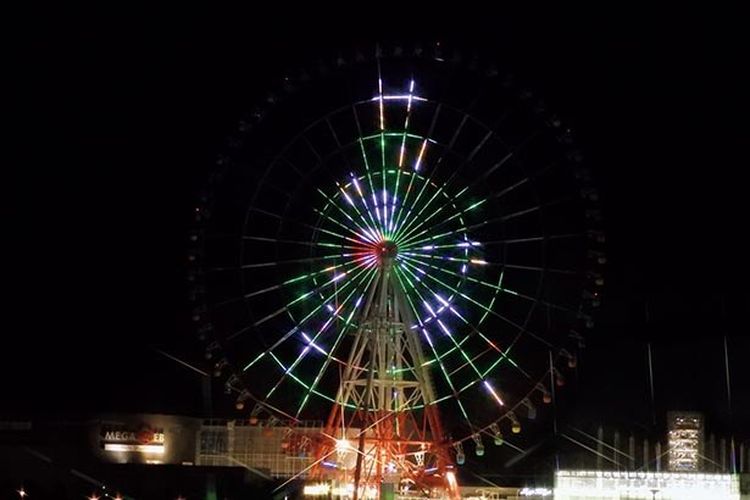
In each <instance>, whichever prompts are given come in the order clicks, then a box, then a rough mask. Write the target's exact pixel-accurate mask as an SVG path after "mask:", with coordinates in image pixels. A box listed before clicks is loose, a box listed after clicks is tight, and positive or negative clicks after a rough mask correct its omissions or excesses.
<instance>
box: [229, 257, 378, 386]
mask: <svg viewBox="0 0 750 500" xmlns="http://www.w3.org/2000/svg"><path fill="white" fill-rule="evenodd" d="M373 265H374V264H372V263H370V264H366V265H364V267H363V268H362V269H361V270H359V271H358V272H357V274H355V275H354V276H352V277H351V278H350V279H348V280H345V281H344V283H343V285H341V287H340V288H337V289H335V290H334V291H333V293H331V294H330V295H328V296H326V297H324V298H323V299H322V301H321V303H320V304H318V305H317V306H315V307H314V308H313V309H312V310H311V311H310V312H309V313H307V315H305V316H304V317H303V318H302V320H301V321H299V322H298V323H297V324H296V325H295V326H294V327H293V328H292V329H290V330H289V331H287V332H286V333H285V334H284V335H283V336H282V337H281V338H280V339H279V340H277V341H276V342H275V343H274V344H273V345H272V346H271V347H269V348H268V349H266V350H264V351H263V352H261V353H260V354H259V355H258V356H257V357H256V358H255V359H254V360H253V361H251V362H250V363H248V364H247V365H246V366H245V368H244V369H243V371H247V370H248V369H249V368H250V367H251V366H252V365H254V364H255V363H256V362H258V360H260V359H261V358H262V357H263V356H265V355H266V354H267V353H268V352H269V351H271V350H273V349H276V348H277V347H278V346H280V345H281V344H282V343H283V342H285V341H286V340H287V339H288V338H289V337H291V336H292V335H294V333H295V332H297V331H298V330H299V327H300V326H302V325H303V324H305V323H306V322H307V321H308V320H310V319H311V318H312V317H313V316H315V315H316V314H317V313H318V312H319V311H320V310H321V309H322V308H323V306H324V305H325V304H327V303H328V302H329V301H331V300H332V299H335V298H336V296H337V295H338V294H339V293H341V292H343V291H344V290H346V289H347V288H349V286H351V285H352V283H353V282H355V280H357V278H359V277H361V276H362V274H363V273H364V272H365V271H367V270H368V269H370V268H371V267H373ZM314 293H315V292H314V291H312V292H306V293H304V294H303V295H302V296H301V297H298V298H297V299H294V301H293V302H295V303H296V302H299V301H300V300H304V299H307V298H308V297H310V296H312V295H313V294H314ZM290 304H291V303H290ZM290 304H287V305H286V306H284V307H282V308H280V309H278V310H277V311H275V312H273V313H271V314H269V315H267V316H265V317H264V318H262V319H260V320H258V321H256V322H254V323H252V324H251V325H250V326H248V327H245V328H242V329H240V330H238V331H237V332H235V333H233V334H232V335H230V336H229V337H228V338H227V339H228V340H232V339H234V338H235V337H237V336H238V335H240V334H242V333H245V332H246V331H248V330H249V329H251V328H256V327H258V326H259V325H261V324H263V323H265V322H266V321H268V320H269V319H271V318H274V317H276V316H278V315H279V314H282V313H284V312H286V311H288V310H289V307H290Z"/></svg>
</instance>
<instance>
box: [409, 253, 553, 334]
mask: <svg viewBox="0 0 750 500" xmlns="http://www.w3.org/2000/svg"><path fill="white" fill-rule="evenodd" d="M401 262H403V263H404V264H405V265H406V266H410V267H414V268H415V269H416V266H414V264H411V263H409V262H407V261H405V260H404V261H401ZM424 276H426V277H427V278H429V279H430V280H432V281H435V282H436V283H438V284H440V285H442V286H444V287H445V288H447V289H448V290H451V291H452V292H454V293H455V294H456V295H458V296H460V297H463V298H464V299H466V300H467V301H469V302H471V303H473V304H475V305H477V306H479V307H480V308H482V309H483V310H485V311H487V312H489V313H490V314H492V315H493V316H495V317H497V318H499V319H501V320H503V321H504V322H506V323H508V324H509V325H511V326H513V327H514V328H516V329H518V331H520V332H523V333H528V334H529V335H530V336H531V337H533V338H535V339H537V340H538V341H540V342H542V343H543V344H544V345H546V346H547V347H554V346H553V345H552V344H551V343H549V342H548V341H547V340H545V339H543V338H541V337H539V336H538V335H536V334H534V333H532V332H531V331H529V330H528V329H526V328H524V327H523V326H521V325H519V324H517V323H516V322H515V321H513V320H511V319H509V318H506V317H505V316H503V315H502V314H500V313H498V312H497V311H494V310H492V309H489V308H488V307H487V306H485V305H484V304H482V303H481V302H479V301H477V300H474V299H472V298H471V297H469V296H468V295H466V294H465V293H462V292H461V291H459V290H457V289H455V288H454V287H452V286H450V285H448V284H447V283H445V282H443V281H442V280H440V279H438V278H435V277H434V276H432V275H430V274H424Z"/></svg>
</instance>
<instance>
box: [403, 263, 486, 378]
mask: <svg viewBox="0 0 750 500" xmlns="http://www.w3.org/2000/svg"><path fill="white" fill-rule="evenodd" d="M397 272H398V271H397ZM413 290H414V292H415V293H416V294H417V296H418V297H419V298H420V300H422V302H423V303H426V300H425V298H424V296H423V295H422V294H421V293H420V292H419V290H418V289H416V288H414V289H413ZM430 292H432V290H430ZM432 293H433V294H434V292H432ZM414 314H415V317H416V318H417V322H418V323H419V325H418V326H419V328H425V326H426V325H425V322H424V320H423V319H422V315H421V314H420V313H419V312H418V311H414ZM434 319H436V322H437V324H438V325H440V329H441V330H442V331H443V333H444V334H445V335H446V336H447V337H448V338H449V339H450V340H451V342H453V345H454V346H455V348H456V349H458V351H459V352H460V353H461V355H462V356H463V357H464V359H465V360H466V362H468V363H469V365H471V367H472V368H473V369H474V372H475V373H476V374H477V375H481V373H480V371H479V370H478V369H477V367H476V366H475V365H474V363H472V362H471V358H470V357H469V355H468V354H466V351H464V350H463V349H462V348H461V346H460V345H459V343H458V342H456V339H455V337H454V336H453V333H452V332H451V330H450V328H449V327H448V326H447V325H446V324H445V323H444V322H443V321H442V320H441V319H439V318H437V317H435V318H434Z"/></svg>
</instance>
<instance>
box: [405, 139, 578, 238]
mask: <svg viewBox="0 0 750 500" xmlns="http://www.w3.org/2000/svg"><path fill="white" fill-rule="evenodd" d="M510 157H511V156H510V154H509V155H507V156H506V157H505V158H503V160H501V161H500V162H498V164H497V166H496V167H499V166H500V165H502V164H503V163H504V162H505V161H506V160H507V159H508V158H510ZM554 166H555V164H548V165H547V166H546V167H545V168H543V169H541V170H540V171H538V172H536V173H535V174H534V175H533V176H528V177H525V178H523V179H521V180H519V181H517V182H515V183H514V184H511V185H510V186H507V187H505V188H503V189H501V190H499V191H497V192H495V193H492V194H490V195H488V196H486V197H485V198H484V199H482V200H480V201H479V202H475V203H473V204H471V205H470V206H469V207H467V208H464V209H462V210H459V211H458V212H456V213H454V214H453V215H452V216H451V217H449V218H448V219H443V220H441V221H440V222H439V223H438V224H436V225H434V226H431V227H430V228H429V229H426V230H424V231H422V232H420V233H419V236H421V235H422V234H426V233H428V232H429V230H433V231H434V230H435V229H437V228H438V227H440V226H442V225H444V224H448V223H450V222H451V221H452V220H455V219H456V218H460V217H461V216H462V215H464V214H466V213H468V212H471V211H472V210H475V209H476V208H478V207H479V206H481V205H482V204H484V203H486V202H487V201H489V200H492V199H499V198H502V197H503V196H505V195H507V194H509V193H510V192H512V191H514V190H515V189H517V188H519V187H521V186H523V185H525V184H527V183H528V182H529V181H531V180H532V179H533V178H535V177H538V176H540V175H542V174H543V173H544V172H546V171H547V170H549V169H551V168H552V167H554ZM496 167H495V168H496ZM450 180H451V179H449V181H447V182H446V185H447V184H448V182H450ZM481 180H484V177H481V178H480V179H477V180H476V181H475V182H473V183H471V184H470V185H469V186H467V187H466V188H464V190H462V191H461V192H459V193H458V194H457V195H456V196H455V197H453V198H452V199H449V200H448V201H446V202H445V203H444V204H443V205H442V206H441V207H439V209H438V210H443V209H444V208H446V207H448V206H449V205H451V204H452V203H453V202H454V200H455V199H457V198H458V197H459V196H460V195H461V194H462V193H463V192H465V191H466V190H467V189H469V188H471V187H472V186H474V185H475V184H477V183H478V182H480V181H481ZM568 199H569V198H567V197H566V198H564V199H562V200H560V201H567V200H568ZM553 204H556V202H552V203H550V204H549V205H553ZM454 206H455V205H454ZM544 206H545V205H544V204H540V205H538V206H535V207H531V208H530V209H529V210H522V211H519V212H515V213H512V214H508V215H506V216H504V217H505V218H498V219H496V220H494V221H493V222H496V221H500V222H506V221H507V220H510V219H512V218H515V217H517V216H521V215H526V214H527V213H531V212H534V211H536V210H537V209H540V208H542V207H544ZM435 212H436V211H433V216H434V215H435ZM417 218H418V217H417ZM431 218H432V217H430V219H431ZM428 220H429V219H427V220H424V221H422V223H421V224H420V225H419V226H417V227H416V228H413V229H412V230H411V231H409V232H408V233H406V234H403V235H402V237H403V239H404V243H408V242H410V241H411V240H412V239H413V238H411V235H412V234H413V233H414V231H415V230H416V229H417V228H418V227H421V226H423V225H424V224H425V223H426V222H428Z"/></svg>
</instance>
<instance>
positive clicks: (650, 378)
mask: <svg viewBox="0 0 750 500" xmlns="http://www.w3.org/2000/svg"><path fill="white" fill-rule="evenodd" d="M645 313H646V328H647V330H648V325H649V323H650V315H649V311H648V301H646V304H645ZM646 349H647V354H648V383H649V387H650V389H651V424H652V425H653V426H654V427H656V399H655V397H654V360H653V356H652V354H651V340H650V335H649V341H648V342H647V343H646Z"/></svg>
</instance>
